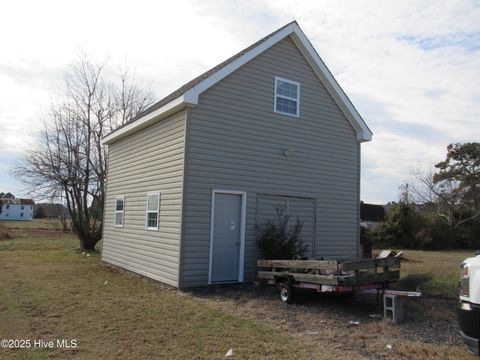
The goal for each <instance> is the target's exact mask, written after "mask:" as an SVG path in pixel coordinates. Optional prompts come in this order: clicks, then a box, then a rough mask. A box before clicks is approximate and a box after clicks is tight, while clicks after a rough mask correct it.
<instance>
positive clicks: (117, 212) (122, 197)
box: [113, 195, 125, 227]
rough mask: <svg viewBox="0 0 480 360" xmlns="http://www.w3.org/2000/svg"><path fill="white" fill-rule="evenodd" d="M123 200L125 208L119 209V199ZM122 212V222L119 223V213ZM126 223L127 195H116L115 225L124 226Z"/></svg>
mask: <svg viewBox="0 0 480 360" xmlns="http://www.w3.org/2000/svg"><path fill="white" fill-rule="evenodd" d="M118 200H122V201H123V210H117V201H118ZM119 213H121V214H122V223H121V224H117V214H119ZM124 224H125V196H123V195H121V196H116V197H115V215H114V217H113V226H115V227H123V226H124Z"/></svg>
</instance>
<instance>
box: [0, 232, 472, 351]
mask: <svg viewBox="0 0 480 360" xmlns="http://www.w3.org/2000/svg"><path fill="white" fill-rule="evenodd" d="M42 226H43V229H35V228H34V227H33V226H30V228H29V229H25V228H24V229H21V228H17V229H14V230H13V231H14V232H16V235H18V237H15V238H14V239H11V240H4V241H1V242H0V289H1V295H0V339H3V338H7V339H15V338H17V339H25V338H27V339H44V340H55V339H76V340H77V341H78V347H77V348H76V349H49V350H45V349H43V350H42V349H23V350H5V349H0V359H131V358H133V359H162V358H165V359H220V358H224V355H225V353H226V352H227V350H228V349H230V348H233V349H234V352H235V355H234V357H233V358H234V359H332V358H341V359H371V358H375V359H404V358H406V359H424V358H426V359H437V358H445V359H468V358H471V357H470V356H469V355H468V353H467V352H466V351H465V349H464V347H463V346H461V345H460V344H459V341H458V338H456V337H455V335H454V338H453V339H451V338H450V337H443V338H442V337H432V336H431V333H432V331H429V329H430V328H429V326H433V327H436V328H439V329H440V331H437V333H438V334H439V336H440V335H441V334H442V333H449V334H456V330H455V329H453V330H452V328H454V327H455V319H454V313H453V309H451V308H450V306H451V304H450V303H444V302H442V301H443V300H436V302H435V303H431V302H430V301H427V300H425V301H424V302H423V303H419V304H412V305H411V306H410V307H413V308H412V309H409V310H411V314H412V316H413V318H410V319H409V320H408V321H407V322H406V323H405V324H404V325H392V324H389V323H386V322H384V321H381V320H373V319H371V318H370V317H369V316H368V315H369V314H370V313H372V312H375V311H376V307H375V305H374V304H373V305H372V304H371V303H369V302H363V300H362V299H340V298H322V297H315V296H305V297H304V298H303V299H302V298H300V302H299V303H297V304H295V305H292V306H286V305H284V304H282V303H281V302H280V301H279V300H278V298H277V294H276V293H275V292H274V291H273V289H271V288H265V289H262V288H255V287H252V286H247V287H237V288H235V287H233V288H232V289H233V290H232V289H230V288H228V287H227V288H221V287H220V288H213V289H200V290H195V291H191V292H186V293H182V292H179V291H177V290H175V289H172V288H169V287H166V286H162V285H161V284H158V283H154V282H150V281H145V280H142V279H140V278H138V277H135V276H132V275H129V274H127V273H124V272H121V271H118V270H113V269H109V268H106V267H105V266H103V265H102V263H101V261H100V259H99V255H98V254H91V255H90V256H87V255H84V254H82V253H80V252H79V251H77V250H76V249H77V246H78V242H77V241H76V240H75V239H74V238H73V237H72V236H71V235H65V234H62V233H61V232H58V231H54V230H52V229H51V228H49V227H48V226H49V225H47V224H45V223H42ZM412 264H413V263H412ZM415 271H416V270H415ZM436 306H438V307H439V308H440V309H442V311H441V312H442V313H444V314H445V316H444V317H443V318H439V319H434V320H432V321H431V322H430V323H428V324H427V325H425V324H424V322H425V321H424V319H425V316H428V317H429V318H430V317H432V318H434V316H430V313H429V311H430V310H429V309H430V308H431V307H436ZM432 313H437V311H433V310H432ZM350 320H358V321H360V325H358V326H352V325H351V324H350V323H349V321H350ZM420 322H421V323H420ZM420 324H422V329H423V330H422V331H424V332H425V333H422V332H419V330H418V327H419V325H420ZM429 324H431V325H429ZM433 327H432V329H433ZM447 327H448V328H449V330H448V331H445V330H443V329H442V328H445V329H446V328H447ZM387 345H392V349H388V348H387Z"/></svg>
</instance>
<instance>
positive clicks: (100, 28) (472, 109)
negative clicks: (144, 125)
mask: <svg viewBox="0 0 480 360" xmlns="http://www.w3.org/2000/svg"><path fill="white" fill-rule="evenodd" d="M2 14H3V16H2V21H1V22H0V33H1V34H2V36H1V37H0V45H1V48H0V135H1V137H0V139H1V140H0V192H1V191H11V192H13V193H14V194H16V195H17V196H27V195H28V194H25V193H24V191H23V185H22V184H21V183H20V182H18V181H17V180H16V179H15V178H14V177H13V176H12V175H10V171H11V169H12V168H13V166H14V165H15V162H16V161H18V156H19V154H21V152H22V151H24V150H25V149H26V148H28V146H29V144H32V142H34V141H35V137H36V133H37V131H38V128H39V126H40V119H41V117H42V115H41V114H42V113H45V112H46V110H47V109H48V105H49V103H50V99H51V98H52V95H53V94H54V93H55V92H56V91H58V89H59V88H61V86H62V84H63V79H64V74H65V72H66V71H68V68H69V66H70V65H71V64H72V63H73V62H74V61H75V60H76V59H77V57H78V54H79V52H80V49H83V50H84V51H87V52H88V53H89V54H90V55H91V56H93V57H94V58H95V59H98V60H105V59H109V64H110V65H111V66H112V67H113V66H116V65H118V64H123V63H125V62H128V63H129V64H133V65H134V66H135V68H136V70H137V73H138V74H139V75H140V76H141V77H143V78H144V79H145V80H146V81H147V82H149V83H151V84H152V86H153V89H154V91H155V95H156V96H157V97H158V99H160V98H161V97H163V96H164V95H167V94H168V93H169V92H170V91H172V90H175V89H176V88H177V87H179V86H180V85H182V84H183V83H185V82H187V81H188V80H190V79H191V78H193V77H195V76H197V75H198V74H200V73H201V72H203V71H206V70H208V69H209V68H211V67H213V66H215V65H216V64H218V63H219V62H221V61H223V60H225V59H226V58H228V57H230V56H231V55H233V54H234V53H236V52H238V51H240V50H242V49H243V48H245V47H247V46H248V45H250V44H251V43H253V42H255V41H257V40H258V39H260V38H261V37H263V36H265V35H267V34H269V33H271V32H273V31H274V30H276V29H277V28H279V27H280V26H283V25H284V24H286V23H288V22H290V21H292V20H297V21H298V23H299V25H300V27H301V28H302V29H303V31H304V32H305V34H306V35H307V37H308V38H309V39H310V40H311V42H312V43H313V45H314V47H315V48H316V49H317V51H318V53H319V54H320V56H321V57H322V58H323V60H324V61H325V63H326V64H327V66H328V67H329V68H330V70H331V71H332V73H333V74H334V76H335V77H336V79H337V81H338V82H339V83H340V85H341V86H342V88H343V89H344V90H345V92H346V93H347V95H348V96H349V97H350V99H351V100H352V102H353V103H354V105H355V106H356V108H357V109H358V111H359V112H360V114H361V115H362V116H363V118H364V119H365V121H366V122H367V124H368V125H369V127H370V128H371V129H372V131H373V133H374V138H373V141H372V142H369V143H364V144H363V145H362V199H363V200H364V201H367V202H373V203H384V202H387V201H391V200H397V198H398V186H399V185H400V184H401V183H402V181H404V180H406V179H408V177H409V172H410V171H412V170H413V169H417V168H423V169H429V168H431V167H432V165H433V164H434V163H435V162H438V161H440V160H443V159H444V157H445V148H446V146H447V145H448V144H449V143H450V142H465V141H479V140H480V139H479V125H480V2H478V1H438V0H435V1H424V0H421V1H358V0H352V1H337V0H335V1H333V0H332V1H319V0H315V1H300V2H292V1H283V0H272V1H268V0H265V1H262V0H257V1H186V0H175V1H140V0H135V1H119V0H116V1H100V0H95V1H87V0H82V1H48V0H43V1H21V0H16V1H9V2H4V3H3V4H2Z"/></svg>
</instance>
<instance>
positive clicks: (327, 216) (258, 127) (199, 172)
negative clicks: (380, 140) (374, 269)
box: [182, 38, 360, 287]
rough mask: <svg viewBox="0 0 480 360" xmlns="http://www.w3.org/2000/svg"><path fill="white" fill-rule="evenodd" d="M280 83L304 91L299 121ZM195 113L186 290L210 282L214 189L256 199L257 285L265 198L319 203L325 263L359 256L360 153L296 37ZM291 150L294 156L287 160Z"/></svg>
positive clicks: (250, 238)
mask: <svg viewBox="0 0 480 360" xmlns="http://www.w3.org/2000/svg"><path fill="white" fill-rule="evenodd" d="M275 76H280V77H283V78H286V79H290V80H294V81H297V82H299V83H300V84H301V90H300V116H299V117H298V118H297V117H291V116H287V115H282V114H278V113H275V112H274V110H273V104H274V78H275ZM188 111H189V131H188V135H187V138H188V140H187V141H188V156H187V165H186V166H187V168H186V180H185V181H186V186H185V189H186V190H185V191H186V192H185V209H184V229H183V231H184V239H183V241H184V243H183V258H182V261H183V263H182V268H183V271H182V275H183V278H182V286H183V287H188V286H196V285H205V284H206V283H207V281H208V267H209V245H210V221H211V218H210V217H211V193H212V189H224V190H239V191H246V192H247V219H246V229H245V230H246V244H245V280H247V281H248V280H253V278H254V276H255V260H256V257H257V256H258V254H257V247H256V231H255V224H256V222H257V204H258V196H259V194H276V195H284V196H294V197H304V198H310V199H312V201H313V203H314V204H315V206H316V208H315V209H314V210H315V213H316V219H315V229H314V230H315V231H314V236H315V249H314V253H315V255H316V256H323V257H349V256H355V255H356V253H357V243H358V199H359V193H358V192H359V189H358V181H359V165H360V164H359V149H360V146H359V143H358V142H357V140H356V133H355V131H354V129H353V128H352V127H351V125H350V124H349V122H348V120H347V119H346V118H345V116H344V115H343V113H342V112H341V110H340V109H339V108H338V106H337V105H336V103H335V102H334V100H333V99H332V97H331V96H330V95H329V94H328V92H327V90H326V89H325V87H324V86H323V84H322V83H321V82H320V80H318V78H317V76H316V75H315V74H314V72H313V71H312V69H311V68H310V67H309V65H308V64H307V62H306V61H305V59H304V58H303V56H302V55H301V53H300V52H299V51H298V49H297V48H296V46H295V45H294V43H293V41H292V40H291V39H290V38H286V39H284V40H282V41H280V42H279V43H277V44H276V45H274V46H273V47H272V48H270V49H269V50H266V51H265V52H264V53H262V54H260V55H259V56H257V57H256V58H254V59H253V60H252V61H250V62H249V63H247V64H245V65H244V66H242V67H241V68H240V69H238V70H236V71H235V72H233V73H232V74H230V75H229V76H227V77H226V78H225V79H223V80H222V81H220V82H219V83H217V84H216V85H214V86H213V87H211V88H210V89H208V90H207V91H205V92H204V93H203V94H201V96H200V99H199V105H198V106H197V107H195V108H192V109H189V110H188ZM288 148H290V149H292V150H293V154H292V155H291V156H290V157H288V158H287V157H285V156H284V155H283V153H284V151H285V150H286V149H288ZM305 206H306V207H311V206H312V202H307V203H306V205H305ZM310 210H311V209H310ZM295 211H297V212H302V211H309V210H308V209H306V210H300V209H296V210H295ZM309 226H312V223H311V222H309Z"/></svg>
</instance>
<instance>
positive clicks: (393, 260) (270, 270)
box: [257, 257, 421, 307]
mask: <svg viewBox="0 0 480 360" xmlns="http://www.w3.org/2000/svg"><path fill="white" fill-rule="evenodd" d="M400 262H401V259H400V258H399V257H385V258H380V259H379V258H375V259H360V260H358V259H357V260H345V261H340V260H257V269H258V276H257V279H258V282H259V283H266V284H274V285H277V286H278V287H279V288H280V298H281V300H282V301H283V302H286V303H288V304H290V303H292V301H293V298H294V295H295V289H297V288H300V289H310V290H314V291H317V292H319V293H337V294H355V293H368V294H377V296H379V295H381V294H382V295H384V304H385V303H386V302H385V299H386V298H385V297H386V296H388V297H389V298H390V299H393V300H395V298H396V297H397V296H413V297H418V296H420V295H421V294H420V293H419V292H414V291H399V290H392V289H391V287H392V285H393V284H395V282H397V281H398V280H399V279H400ZM393 300H392V301H393ZM399 303H400V304H401V302H399ZM392 307H393V305H392Z"/></svg>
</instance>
